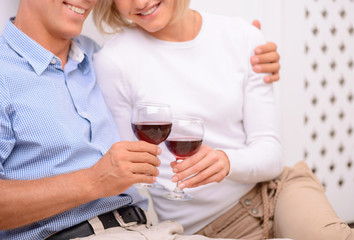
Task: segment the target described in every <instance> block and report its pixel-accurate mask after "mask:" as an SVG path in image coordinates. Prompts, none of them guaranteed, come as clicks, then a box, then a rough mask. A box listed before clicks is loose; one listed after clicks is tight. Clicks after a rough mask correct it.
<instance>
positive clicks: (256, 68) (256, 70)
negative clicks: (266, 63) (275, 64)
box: [253, 65, 262, 72]
mask: <svg viewBox="0 0 354 240" xmlns="http://www.w3.org/2000/svg"><path fill="white" fill-rule="evenodd" d="M253 70H254V71H255V72H260V71H261V70H262V68H261V66H259V65H256V66H254V67H253Z"/></svg>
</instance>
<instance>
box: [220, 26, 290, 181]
mask: <svg viewBox="0 0 354 240" xmlns="http://www.w3.org/2000/svg"><path fill="white" fill-rule="evenodd" d="M250 33H251V34H250V40H249V41H248V42H249V52H250V56H249V57H251V56H252V55H253V54H254V49H255V47H256V46H259V45H261V44H264V38H263V36H262V34H261V33H260V31H258V29H256V28H253V27H252V28H251V29H250ZM249 59H250V58H249ZM249 59H248V60H249ZM264 76H265V75H264V74H257V73H255V72H254V71H253V69H252V65H251V63H249V70H248V77H247V79H246V80H245V83H244V90H243V91H244V105H243V126H244V131H245V133H246V141H245V147H244V148H242V149H238V150H231V149H222V150H223V151H224V152H225V153H226V154H227V156H228V157H229V160H230V172H229V175H228V176H227V179H229V180H233V181H238V182H244V183H257V182H262V181H267V180H270V179H273V178H276V177H277V176H278V175H279V174H280V173H281V171H282V167H283V160H282V149H281V144H280V140H279V134H278V121H277V111H276V103H275V96H274V91H273V85H272V84H265V83H264V81H263V78H264Z"/></svg>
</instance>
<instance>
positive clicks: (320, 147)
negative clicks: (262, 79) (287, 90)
mask: <svg viewBox="0 0 354 240" xmlns="http://www.w3.org/2000/svg"><path fill="white" fill-rule="evenodd" d="M304 17H305V20H306V26H305V29H304V30H305V31H304V33H305V45H304V54H305V61H306V64H305V65H306V69H305V72H304V73H305V74H304V75H305V79H304V89H305V116H304V126H305V133H306V136H305V140H304V158H305V159H306V161H307V163H308V164H309V165H310V167H311V168H312V170H313V171H314V172H315V173H316V175H317V176H318V177H319V178H320V180H321V182H322V183H323V185H325V186H326V188H327V195H328V197H329V199H330V201H331V202H332V203H333V204H334V205H340V204H341V203H340V202H342V204H345V202H346V203H347V204H346V205H347V206H348V207H350V209H347V210H348V211H349V213H348V216H346V213H345V212H344V211H345V210H341V211H340V213H339V215H341V216H342V217H344V218H346V219H351V221H353V220H354V216H353V213H354V211H353V209H354V0H307V1H306V3H305V10H304ZM343 198H347V199H343ZM348 198H349V199H348ZM350 202H351V204H350ZM350 212H351V213H350ZM349 214H351V215H349Z"/></svg>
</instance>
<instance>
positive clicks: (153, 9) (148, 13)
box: [141, 6, 157, 16]
mask: <svg viewBox="0 0 354 240" xmlns="http://www.w3.org/2000/svg"><path fill="white" fill-rule="evenodd" d="M156 8H157V6H155V7H153V8H151V9H150V10H149V11H147V12H144V13H141V15H143V16H147V15H150V14H151V13H153V12H154V11H155V10H156Z"/></svg>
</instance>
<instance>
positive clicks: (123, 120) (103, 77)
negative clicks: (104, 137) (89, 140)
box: [94, 48, 136, 141]
mask: <svg viewBox="0 0 354 240" xmlns="http://www.w3.org/2000/svg"><path fill="white" fill-rule="evenodd" d="M113 55H114V54H112V53H111V52H107V51H106V49H105V48H104V49H102V50H101V51H99V52H98V53H97V54H95V55H94V67H95V71H96V76H97V83H98V85H99V87H100V89H101V91H102V94H103V97H104V100H105V102H106V104H107V105H108V108H109V109H110V111H111V114H112V116H113V118H114V121H115V123H116V125H117V128H118V131H119V135H120V138H121V140H123V141H135V140H136V139H135V137H134V133H133V131H132V128H131V124H130V122H131V120H130V118H131V112H132V100H131V88H130V85H129V84H128V82H127V81H126V79H123V77H122V72H121V70H120V68H119V64H118V61H117V59H115V58H114V57H113Z"/></svg>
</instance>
